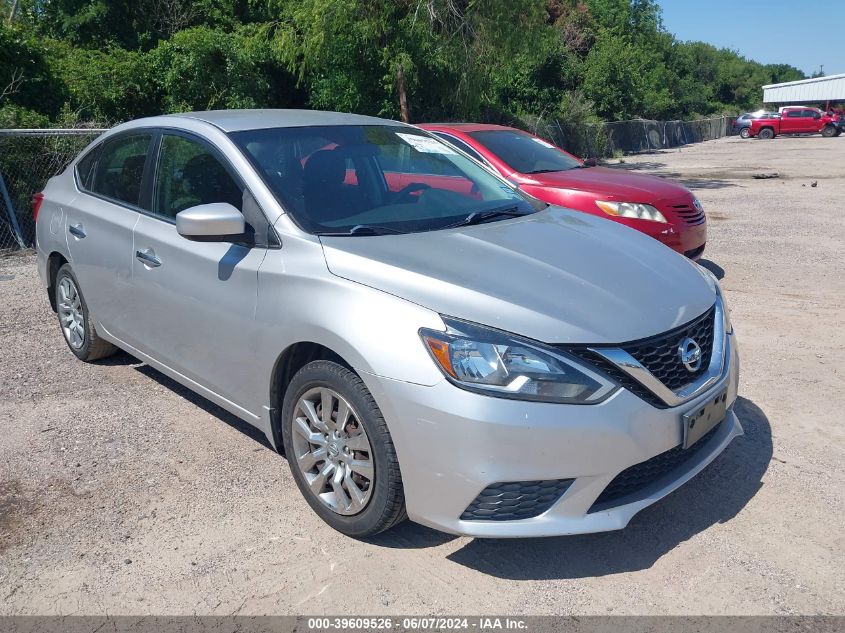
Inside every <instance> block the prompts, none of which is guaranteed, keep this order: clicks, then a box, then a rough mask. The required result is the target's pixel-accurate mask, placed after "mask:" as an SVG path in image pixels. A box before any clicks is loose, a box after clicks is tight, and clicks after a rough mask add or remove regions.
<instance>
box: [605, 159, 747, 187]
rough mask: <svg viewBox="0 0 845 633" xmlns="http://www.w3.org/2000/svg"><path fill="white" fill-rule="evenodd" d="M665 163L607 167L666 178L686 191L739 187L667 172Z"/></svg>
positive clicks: (720, 180) (623, 164) (705, 178)
mask: <svg viewBox="0 0 845 633" xmlns="http://www.w3.org/2000/svg"><path fill="white" fill-rule="evenodd" d="M666 166H667V165H666V163H659V162H655V161H643V162H640V163H616V164H613V165H608V167H610V168H611V169H619V170H622V171H637V172H643V173H644V174H645V175H648V176H657V177H659V178H668V179H669V180H674V181H676V182H678V183H680V184H682V185H683V186H684V187H686V188H687V189H726V188H728V187H738V186H739V185H738V184H736V183H735V182H732V181H730V180H726V179H724V178H715V177H712V178H711V177H708V176H706V175H703V176H695V177H691V176H687V177H684V175H683V174H682V173H680V172H677V171H667V170H666Z"/></svg>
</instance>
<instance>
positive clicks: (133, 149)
mask: <svg viewBox="0 0 845 633" xmlns="http://www.w3.org/2000/svg"><path fill="white" fill-rule="evenodd" d="M36 200H37V205H36V209H35V211H36V216H37V221H36V226H37V249H38V263H39V265H38V267H39V273H40V275H41V279H42V281H43V283H44V285H45V287H46V288H47V290H48V296H49V299H50V302H51V305H52V307H53V309H54V310H55V311H56V312H57V314H58V320H59V324H60V326H61V332H62V333H63V335H64V338H65V340H66V342H67V344H68V347H69V348H70V350H71V352H73V354H75V355H76V356H77V357H78V358H79V359H81V360H83V361H95V360H97V359H100V358H103V357H105V356H107V355H109V354H111V353H113V352H115V351H116V350H117V349H122V350H125V351H127V352H129V353H130V354H132V355H133V356H136V357H137V358H139V359H142V360H143V361H145V362H147V363H149V364H150V365H151V366H153V367H155V368H157V369H158V370H160V371H161V372H163V373H165V374H167V375H168V376H170V377H172V378H173V379H174V380H176V381H178V382H180V383H182V384H183V385H186V386H187V387H188V388H190V389H192V390H194V391H196V392H197V393H199V394H201V395H203V396H204V397H206V398H208V399H209V400H211V401H213V402H215V403H217V404H218V405H220V406H222V407H223V408H225V409H227V410H228V411H230V412H232V413H234V414H235V415H237V416H239V417H241V418H242V419H244V420H246V421H247V422H249V423H250V424H253V425H255V426H256V427H258V428H259V429H261V430H262V431H263V432H264V433H265V434H266V435H267V437H268V439H269V440H270V442H272V444H273V445H274V446H275V447H276V448H277V449H279V450H280V451H283V452H284V453H285V455H286V456H287V459H288V462H289V464H290V468H291V471H292V473H293V476H294V478H295V480H296V483H297V485H298V486H299V488H300V490H301V491H302V494H303V496H304V497H305V499H306V500H307V502H308V503H309V504H310V505H311V507H312V508H313V509H314V511H315V512H316V513H317V514H318V515H319V516H320V517H322V518H323V519H324V520H325V521H326V522H327V523H328V524H329V525H331V526H332V527H334V528H335V529H337V530H340V531H341V532H343V533H345V534H348V535H350V536H354V537H364V536H368V535H372V534H376V533H378V532H380V531H382V530H385V529H387V528H389V527H391V526H393V525H395V524H396V523H398V522H400V521H402V520H403V519H404V518H405V517H406V516H407V517H409V518H410V519H412V520H414V521H417V522H419V523H422V524H425V525H428V526H432V527H434V528H437V529H439V530H443V531H446V532H451V533H456V534H468V535H475V536H493V537H504V536H507V537H516V536H546V535H559V534H575V533H584V532H598V531H603V530H614V529H619V528H622V527H624V526H625V525H626V524H627V523H628V521H629V520H630V519H631V517H632V516H633V515H634V514H635V513H636V512H638V511H639V510H641V509H642V508H644V507H645V506H647V505H649V504H651V503H654V502H655V501H657V500H658V499H660V498H661V497H663V496H665V495H667V494H669V493H670V492H671V491H672V490H674V489H676V488H677V487H679V486H680V485H682V484H683V483H684V482H686V481H687V480H689V479H690V478H692V477H693V476H695V475H696V474H697V473H698V472H699V471H701V470H702V469H703V468H705V466H706V465H707V464H708V463H709V462H711V461H712V460H713V459H715V458H716V457H717V456H718V455H719V453H720V452H721V451H722V450H724V448H725V447H726V446H727V445H728V444H729V443H730V442H731V440H732V439H733V438H734V437H736V436H738V435H740V434H742V428H741V426H740V423H739V421H738V420H737V417H736V416H735V415H734V413H733V403H734V400H735V398H736V392H737V380H738V369H739V368H738V360H737V346H736V341H735V336H734V334H733V329H732V327H731V324H730V320H729V318H728V311H727V308H726V306H725V304H724V300H723V298H722V296H721V293H720V290H719V286H718V283H717V282H716V280H715V279H714V278H713V277H712V276H711V275H710V274H709V273H708V272H706V271H705V270H704V269H702V268H700V267H699V266H697V265H696V264H694V263H692V262H690V261H688V260H687V259H685V258H684V257H682V256H680V255H678V254H676V253H674V252H673V251H671V250H670V249H668V248H666V247H665V246H663V245H661V244H660V243H658V242H656V241H655V240H653V239H651V238H649V237H647V236H645V235H643V234H641V233H639V232H637V231H633V230H630V229H628V228H626V227H624V226H621V225H619V224H616V223H614V222H611V221H608V220H605V219H602V218H599V217H596V216H590V215H586V214H582V213H575V212H570V211H568V210H566V209H562V208H558V207H549V206H548V205H545V204H544V203H540V202H539V201H537V200H535V199H533V198H530V197H528V196H526V195H524V194H522V193H521V192H520V191H519V190H518V189H517V188H514V187H513V186H512V185H511V184H510V183H508V182H506V181H504V180H502V179H500V178H498V177H497V176H495V175H493V174H491V173H490V172H488V171H487V170H486V169H484V168H483V167H482V166H480V165H479V164H478V163H476V162H474V161H473V160H472V159H471V158H469V157H468V156H467V155H465V154H463V153H462V152H461V151H460V150H456V149H454V148H452V147H451V146H449V145H446V144H444V143H442V142H441V141H439V140H438V139H436V138H434V137H432V136H431V135H429V134H428V133H426V132H423V131H421V130H419V129H417V128H414V127H412V126H407V125H403V124H400V123H396V122H393V121H386V120H382V119H377V118H371V117H363V116H356V115H348V114H336V113H328V112H306V111H226V112H200V113H192V114H183V115H174V116H163V117H155V118H149V119H142V120H138V121H133V122H131V123H127V124H124V125H120V126H118V127H116V128H115V129H113V130H111V131H110V132H108V133H107V134H105V135H103V136H102V137H101V138H99V139H98V140H97V141H95V142H94V143H93V144H92V145H91V146H90V147H88V148H87V149H86V150H85V151H84V152H82V154H81V155H80V156H79V157H78V158H77V159H76V160H75V161H74V162H73V163H72V164H71V165H70V166H69V167H68V169H67V170H66V171H65V172H64V173H62V174H61V175H59V176H57V177H55V178H53V179H52V180H50V182H49V183H48V184H47V186H46V188H45V190H44V192H43V194H42V195H40V196H37V197H36ZM245 467H246V466H245Z"/></svg>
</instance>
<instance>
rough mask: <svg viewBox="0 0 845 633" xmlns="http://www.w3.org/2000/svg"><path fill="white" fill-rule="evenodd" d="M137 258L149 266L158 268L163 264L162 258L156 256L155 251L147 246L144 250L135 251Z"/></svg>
mask: <svg viewBox="0 0 845 633" xmlns="http://www.w3.org/2000/svg"><path fill="white" fill-rule="evenodd" d="M135 259H137V260H138V261H139V262H141V263H142V264H144V266H149V267H150V268H157V267H158V266H161V260H160V259H159V258H158V257H156V254H155V251H154V250H153V249H151V248H146V249H144V250H142V251H135Z"/></svg>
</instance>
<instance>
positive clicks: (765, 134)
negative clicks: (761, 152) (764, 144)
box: [757, 127, 775, 141]
mask: <svg viewBox="0 0 845 633" xmlns="http://www.w3.org/2000/svg"><path fill="white" fill-rule="evenodd" d="M757 136H758V137H759V138H761V139H763V140H764V141H768V140H771V139H773V138H774V137H775V131H774V130H773V129H772V128H770V127H764V128H763V129H762V130H760V132H759V133H758V134H757Z"/></svg>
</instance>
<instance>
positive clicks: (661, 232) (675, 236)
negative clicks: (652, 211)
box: [613, 206, 707, 261]
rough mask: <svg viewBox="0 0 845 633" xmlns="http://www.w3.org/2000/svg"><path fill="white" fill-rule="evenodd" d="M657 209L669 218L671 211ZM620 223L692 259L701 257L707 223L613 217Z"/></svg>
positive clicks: (705, 238) (705, 240) (661, 208)
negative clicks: (664, 221) (692, 223)
mask: <svg viewBox="0 0 845 633" xmlns="http://www.w3.org/2000/svg"><path fill="white" fill-rule="evenodd" d="M658 210H659V211H660V212H661V213H663V214H664V215H666V216H667V217H669V218H672V217H673V216H672V213H671V212H670V211H669V210H667V209H665V208H663V207H662V206H658ZM613 219H614V220H615V221H617V222H619V223H620V224H624V225H626V226H629V227H631V228H632V229H636V230H638V231H640V232H641V233H645V234H646V235H649V236H651V237H653V238H654V239H656V240H658V241H659V242H663V244H665V245H666V246H668V247H669V248H671V249H672V250H674V251H677V252H679V253H681V254H682V255H686V256H687V257H689V258H690V259H693V260H694V261H698V260H699V259H701V255H702V254H703V253H704V245H705V244H706V243H707V223H704V224H695V225H690V224H686V223H685V222H684V221H683V220H680V219H674V218H673V219H672V220H670V221H669V222H668V223H663V222H650V221H648V220H636V219H631V218H613Z"/></svg>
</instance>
